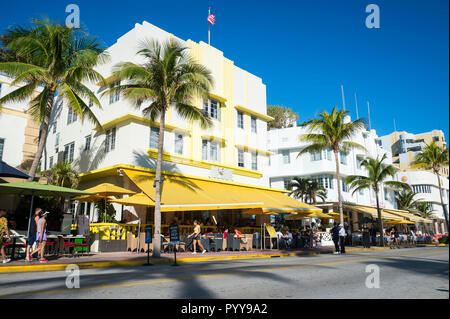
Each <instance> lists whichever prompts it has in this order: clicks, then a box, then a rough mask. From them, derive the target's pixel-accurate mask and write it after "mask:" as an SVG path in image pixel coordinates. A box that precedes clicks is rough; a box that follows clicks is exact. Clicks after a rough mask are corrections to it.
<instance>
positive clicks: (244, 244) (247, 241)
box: [239, 234, 253, 251]
mask: <svg viewBox="0 0 450 319" xmlns="http://www.w3.org/2000/svg"><path fill="white" fill-rule="evenodd" d="M252 241H253V235H248V234H245V235H244V238H240V245H239V250H243V249H245V250H246V251H249V250H252Z"/></svg>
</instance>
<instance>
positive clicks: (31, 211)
mask: <svg viewBox="0 0 450 319" xmlns="http://www.w3.org/2000/svg"><path fill="white" fill-rule="evenodd" d="M33 202H34V195H31V206H30V217H29V218H28V230H27V238H30V226H31V218H32V214H33Z"/></svg>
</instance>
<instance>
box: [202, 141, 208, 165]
mask: <svg viewBox="0 0 450 319" xmlns="http://www.w3.org/2000/svg"><path fill="white" fill-rule="evenodd" d="M202 159H203V160H204V161H207V160H208V141H207V140H202Z"/></svg>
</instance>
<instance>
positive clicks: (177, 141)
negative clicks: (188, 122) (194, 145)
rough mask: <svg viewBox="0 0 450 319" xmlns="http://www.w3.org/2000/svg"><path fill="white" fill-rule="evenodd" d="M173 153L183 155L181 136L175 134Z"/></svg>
mask: <svg viewBox="0 0 450 319" xmlns="http://www.w3.org/2000/svg"><path fill="white" fill-rule="evenodd" d="M175 153H176V154H183V134H180V133H175Z"/></svg>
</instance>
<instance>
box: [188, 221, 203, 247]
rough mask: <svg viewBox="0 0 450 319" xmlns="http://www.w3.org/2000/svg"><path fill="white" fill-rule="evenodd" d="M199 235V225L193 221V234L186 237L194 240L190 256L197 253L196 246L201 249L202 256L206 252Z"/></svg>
mask: <svg viewBox="0 0 450 319" xmlns="http://www.w3.org/2000/svg"><path fill="white" fill-rule="evenodd" d="M200 233H201V228H200V224H199V223H198V221H197V220H194V232H193V233H192V234H190V235H189V236H188V238H191V237H193V238H194V240H193V244H194V252H193V253H192V254H196V253H197V244H198V245H199V246H200V248H201V249H202V254H204V253H205V252H206V249H205V248H204V247H203V245H202V243H201V234H200Z"/></svg>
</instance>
